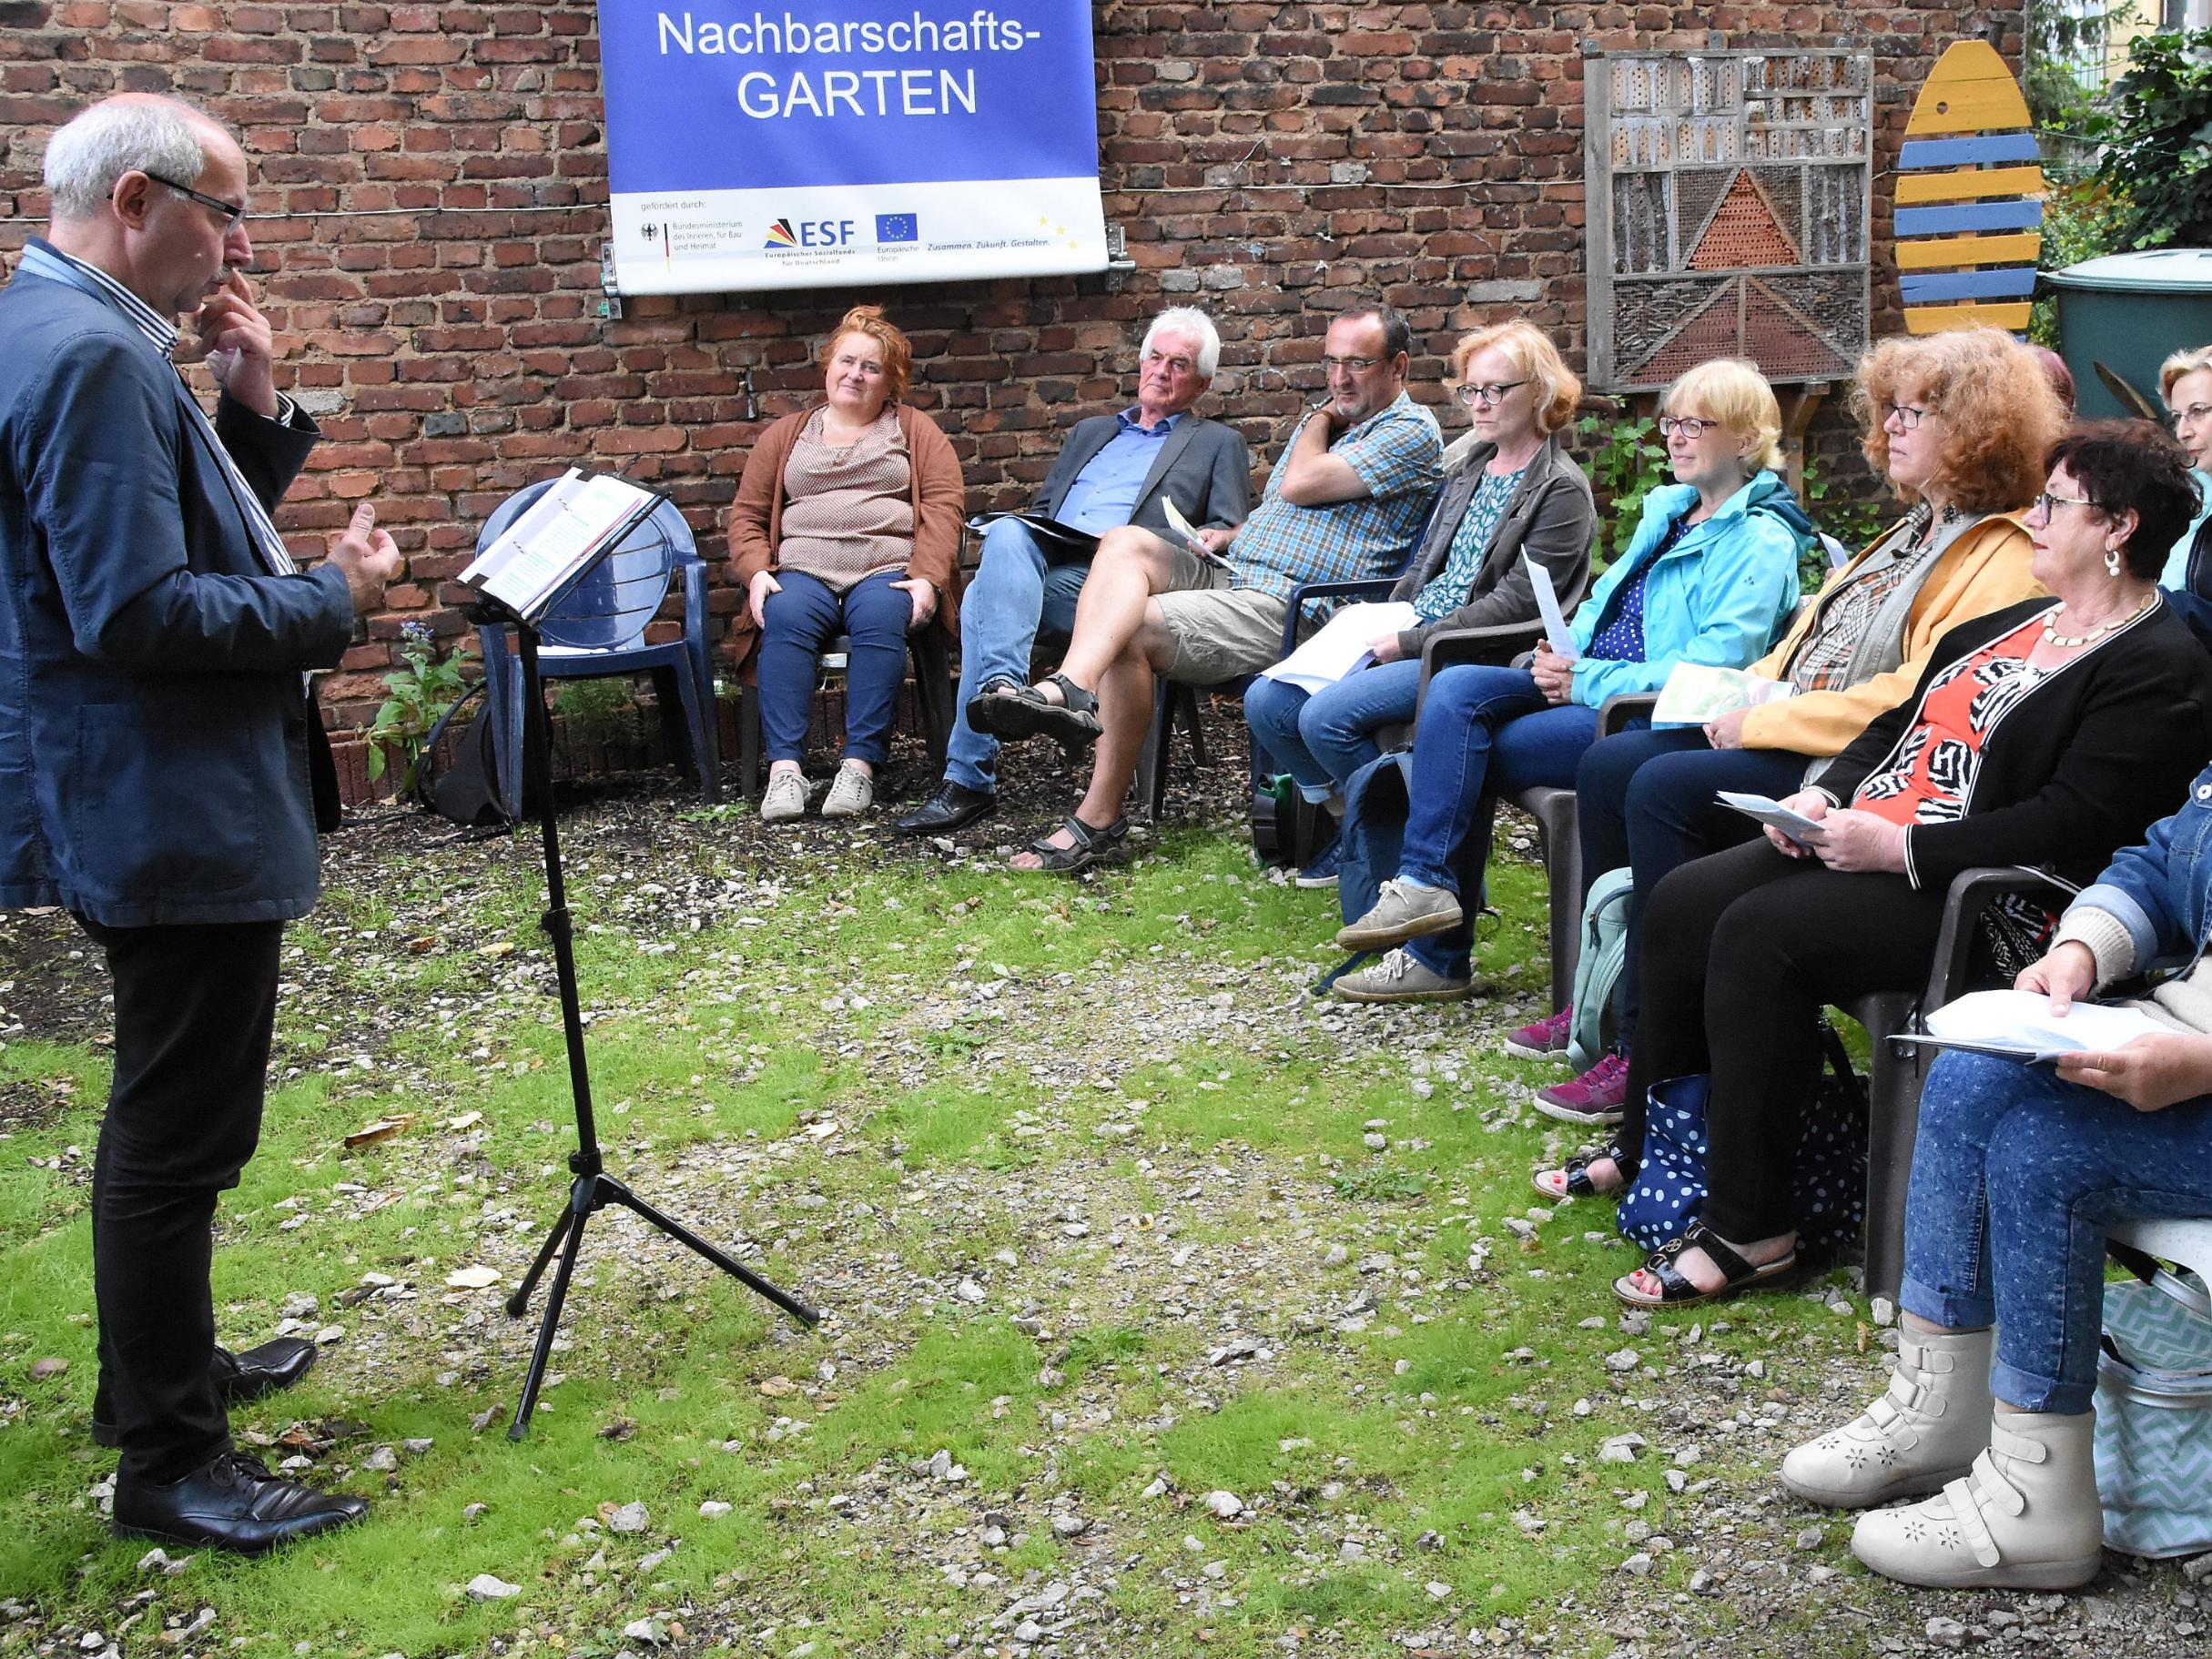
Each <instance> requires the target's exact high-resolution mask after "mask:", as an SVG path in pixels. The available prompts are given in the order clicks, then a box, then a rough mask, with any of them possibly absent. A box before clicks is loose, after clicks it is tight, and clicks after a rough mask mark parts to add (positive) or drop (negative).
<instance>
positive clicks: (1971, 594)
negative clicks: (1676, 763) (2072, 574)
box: [1743, 513, 2044, 755]
mask: <svg viewBox="0 0 2212 1659" xmlns="http://www.w3.org/2000/svg"><path fill="white" fill-rule="evenodd" d="M1885 533H1886V532H1885ZM1880 541H1881V538H1880V537H1877V538H1876V539H1875V541H1874V542H1873V543H1871V544H1870V550H1869V551H1871V548H1872V546H1878V545H1879V544H1880ZM2030 551H2031V549H2030V546H2029V542H2028V533H2027V531H2025V530H2024V529H2023V528H2021V524H2020V521H2019V520H2018V519H2017V518H2014V517H2013V516H2011V515H2009V514H2005V513H1992V514H1991V515H1990V516H1989V517H1988V518H1986V519H1984V520H1983V521H1981V522H1980V523H1978V524H1974V525H1971V526H1969V527H1968V528H1967V529H1966V530H1964V531H1961V532H1960V533H1959V535H1958V537H1957V538H1956V539H1955V540H1954V541H1953V542H1952V543H1951V545H1950V546H1949V547H1947V548H1945V549H1944V550H1943V553H1942V555H1941V556H1940V557H1939V558H1938V559H1937V560H1936V561H1935V568H1934V569H1933V570H1932V571H1930V572H1928V579H1927V580H1926V581H1925V582H1922V583H1921V586H1920V592H1918V593H1917V594H1915V595H1914V596H1913V608H1912V609H1911V611H1909V612H1907V613H1906V615H1905V635H1904V640H1903V652H1904V661H1903V662H1902V663H1899V664H1898V665H1897V666H1896V667H1895V668H1893V669H1892V670H1891V671H1890V672H1889V673H1886V674H1876V675H1875V676H1874V677H1873V678H1872V679H1871V680H1866V681H1862V682H1861V683H1859V684H1857V685H1852V686H1847V687H1845V688H1844V689H1843V690H1842V691H1832V692H1804V693H1800V694H1799V695H1797V696H1795V697H1785V698H1783V699H1782V700H1781V702H1780V703H1765V704H1762V705H1761V706H1760V707H1758V708H1755V709H1752V710H1751V711H1750V713H1747V714H1746V715H1745V716H1744V721H1743V746H1744V747H1745V748H1747V749H1789V750H1792V751H1794V752H1795V753H1797V754H1812V755H1831V754H1842V752H1843V751H1844V750H1845V749H1846V748H1847V747H1849V746H1850V744H1851V741H1852V738H1854V737H1856V736H1858V735H1859V733H1862V732H1863V731H1864V730H1865V729H1866V728H1867V726H1868V725H1869V724H1870V723H1872V721H1873V719H1874V717H1875V716H1876V715H1878V714H1882V713H1886V712H1887V711H1888V710H1890V709H1892V708H1893V707H1895V706H1896V705H1897V704H1898V703H1902V702H1903V701H1904V699H1905V697H1906V695H1907V694H1908V693H1910V692H1911V691H1912V689H1913V686H1915V685H1917V684H1918V683H1920V676H1921V673H1922V671H1923V670H1924V669H1925V668H1926V667H1927V666H1928V659H1929V657H1930V656H1931V655H1932V654H1933V652H1934V650H1935V642H1936V641H1937V640H1939V639H1941V638H1942V637H1943V634H1944V633H1945V632H1947V631H1948V630H1950V629H1953V628H1955V627H1957V626H1958V625H1959V623H1961V622H1970V621H1972V620H1973V619H1974V617H1977V616H1984V615H1987V614H1988V613H1989V612H1992V611H2002V610H2003V609H2004V607H2005V606H2007V605H2011V604H2017V603H2018V602H2020V601H2022V600H2024V599H2032V598H2035V597H2037V596H2039V595H2041V594H2042V593H2043V592H2044V589H2043V587H2042V585H2041V584H2040V583H2038V582H2036V580H2035V578H2034V575H2033V574H2031V573H2030V572H2029V570H2028V558H2029V555H2030ZM1865 561H1866V552H1865V551H1862V552H1861V553H1860V554H1859V556H1858V557H1857V558H1855V559H1853V560H1852V561H1851V562H1849V563H1848V564H1846V565H1844V566H1842V568H1841V569H1840V570H1837V571H1835V572H1831V574H1830V576H1829V578H1828V580H1827V581H1826V582H1823V583H1822V584H1821V592H1820V596H1819V597H1818V598H1817V599H1815V600H1814V601H1813V602H1812V603H1811V604H1810V605H1807V606H1806V607H1805V608H1804V610H1803V612H1801V614H1800V615H1799V616H1798V618H1797V620H1796V621H1795V622H1792V623H1791V625H1790V632H1788V633H1787V634H1786V635H1784V636H1783V639H1782V642H1781V644H1779V645H1777V646H1776V647H1775V648H1774V649H1773V650H1772V651H1771V652H1768V653H1767V654H1766V655H1765V656H1763V657H1761V658H1760V660H1759V661H1758V662H1756V663H1752V664H1751V667H1750V672H1751V673H1755V674H1759V675H1761V676H1762V677H1764V678H1766V679H1769V680H1779V679H1781V677H1782V671H1783V670H1784V669H1785V668H1786V667H1787V666H1788V665H1789V662H1790V659H1791V656H1792V655H1794V654H1795V652H1796V651H1797V648H1798V646H1799V645H1800V644H1801V642H1803V640H1804V638H1805V636H1806V635H1807V634H1808V633H1810V632H1811V631H1812V624H1813V622H1814V621H1815V619H1817V618H1818V617H1819V615H1820V613H1821V608H1822V607H1823V606H1824V605H1826V604H1827V602H1828V600H1829V598H1830V596H1831V594H1833V593H1834V592H1835V591H1836V589H1837V588H1838V587H1839V586H1841V585H1842V583H1843V582H1846V581H1848V580H1849V579H1850V578H1851V577H1852V575H1853V574H1854V573H1855V572H1857V571H1858V569H1859V567H1860V566H1861V565H1862V564H1863V563H1864V562H1865Z"/></svg>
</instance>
